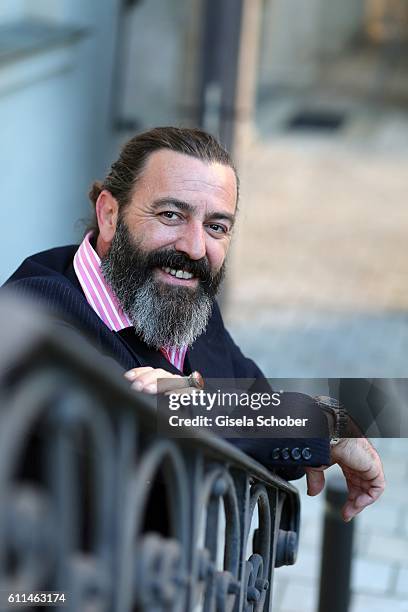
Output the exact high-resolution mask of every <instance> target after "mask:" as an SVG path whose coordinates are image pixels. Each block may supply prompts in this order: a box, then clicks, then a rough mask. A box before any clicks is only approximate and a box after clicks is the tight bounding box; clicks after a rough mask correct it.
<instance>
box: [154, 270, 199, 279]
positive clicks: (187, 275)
mask: <svg viewBox="0 0 408 612" xmlns="http://www.w3.org/2000/svg"><path fill="white" fill-rule="evenodd" d="M161 269H162V270H163V272H166V274H170V276H174V277H175V278H179V279H182V280H190V279H192V278H195V277H194V276H193V275H192V274H191V272H187V270H176V269H175V268H161Z"/></svg>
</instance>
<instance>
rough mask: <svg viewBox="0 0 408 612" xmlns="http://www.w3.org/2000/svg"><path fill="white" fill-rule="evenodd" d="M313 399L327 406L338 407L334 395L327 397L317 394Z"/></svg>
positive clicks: (338, 404)
mask: <svg viewBox="0 0 408 612" xmlns="http://www.w3.org/2000/svg"><path fill="white" fill-rule="evenodd" d="M315 399H316V401H317V402H319V404H323V405H324V406H327V407H328V408H339V407H340V403H339V401H338V400H336V399H335V398H334V397H329V396H328V395H318V396H317V397H316V398H315Z"/></svg>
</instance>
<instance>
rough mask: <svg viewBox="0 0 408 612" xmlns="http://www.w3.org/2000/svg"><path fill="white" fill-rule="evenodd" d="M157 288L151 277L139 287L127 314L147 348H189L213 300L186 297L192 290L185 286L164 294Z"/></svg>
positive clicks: (210, 309) (194, 296) (202, 296)
mask: <svg viewBox="0 0 408 612" xmlns="http://www.w3.org/2000/svg"><path fill="white" fill-rule="evenodd" d="M158 285H159V283H158V282H157V281H155V280H154V279H153V278H150V279H149V280H148V281H147V282H145V283H144V284H143V286H142V287H140V288H138V289H137V290H136V291H135V292H134V293H133V295H132V296H131V306H130V307H128V308H127V310H126V314H127V315H128V317H129V319H130V320H131V322H132V324H133V326H134V328H135V330H136V332H137V333H138V334H139V336H141V338H142V339H143V340H144V342H145V343H146V344H147V345H149V346H152V347H154V348H161V347H167V348H169V347H174V348H181V347H183V346H191V345H192V344H193V343H194V342H195V340H196V339H197V338H198V337H199V336H200V335H201V334H202V333H203V332H204V330H205V328H206V327H207V323H208V320H209V318H210V315H211V311H212V306H213V301H212V300H211V298H209V297H208V296H207V295H200V296H196V295H191V294H190V295H189V293H187V292H190V293H191V289H187V288H185V287H177V288H174V287H171V288H170V287H169V288H168V289H169V290H167V291H166V290H165V291H163V290H162V288H161V287H160V286H158ZM116 295H117V292H116ZM118 297H119V296H118ZM122 297H124V296H123V295H122Z"/></svg>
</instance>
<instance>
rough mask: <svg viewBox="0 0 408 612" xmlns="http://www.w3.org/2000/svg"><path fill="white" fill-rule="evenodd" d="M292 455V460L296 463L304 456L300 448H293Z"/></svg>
mask: <svg viewBox="0 0 408 612" xmlns="http://www.w3.org/2000/svg"><path fill="white" fill-rule="evenodd" d="M290 454H291V455H292V459H294V460H295V461H299V459H300V458H301V456H302V453H301V452H300V448H298V447H297V446H295V448H292V450H291V453H290Z"/></svg>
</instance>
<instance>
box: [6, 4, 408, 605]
mask: <svg viewBox="0 0 408 612" xmlns="http://www.w3.org/2000/svg"><path fill="white" fill-rule="evenodd" d="M407 50H408V2H407V0H221V1H219V2H217V1H215V0H133V1H132V0H126V1H125V0H99V1H98V2H94V1H92V0H81V1H80V0H36V1H35V2H33V1H32V0H2V2H1V4H0V129H1V139H0V173H1V191H0V193H1V199H2V202H1V211H2V245H1V259H0V282H3V281H4V280H5V279H6V278H7V277H8V275H9V274H10V273H11V272H12V271H13V270H14V269H15V268H16V267H17V265H18V264H19V263H20V262H21V261H22V259H23V258H25V257H26V256H27V255H29V254H31V253H33V252H36V251H39V250H43V249H47V248H50V247H52V246H57V245H62V244H67V243H71V242H78V241H79V240H80V239H81V236H82V230H83V226H82V225H81V223H80V222H78V221H79V220H80V219H86V218H87V215H88V212H89V210H90V209H89V207H88V202H87V196H86V194H87V190H88V187H89V185H90V184H91V182H92V181H93V180H94V179H96V178H102V177H103V176H104V174H105V172H106V170H107V168H108V167H109V165H110V163H111V161H112V160H113V159H114V158H115V157H116V156H117V153H118V150H119V147H120V145H121V143H122V142H124V141H125V140H126V139H128V138H129V137H130V136H132V135H133V134H134V133H136V132H137V131H140V130H143V129H145V128H148V127H151V126H155V125H165V124H175V125H183V126H201V127H203V128H204V129H207V130H209V131H211V132H212V133H214V134H215V135H217V136H218V137H219V138H220V139H221V141H222V142H223V144H224V145H225V146H226V147H227V148H229V149H230V150H231V151H232V152H233V155H234V158H235V160H236V162H237V165H238V170H239V173H240V176H241V203H240V209H241V210H240V220H239V224H238V228H237V231H236V235H235V237H234V243H233V249H232V254H231V256H230V266H229V277H228V280H227V285H226V288H225V290H224V294H223V296H222V298H223V309H224V313H225V317H226V320H227V323H228V325H229V327H230V329H231V330H232V333H233V336H234V338H235V339H236V341H237V343H238V344H239V345H240V346H241V348H242V349H243V351H244V352H245V353H246V354H248V355H250V356H252V357H253V358H254V359H255V360H256V361H257V363H259V365H260V366H261V367H262V369H263V370H264V372H265V374H266V375H268V376H269V377H272V378H273V377H330V376H331V377H340V376H343V377H354V376H355V377H370V378H372V377H379V378H381V377H393V378H397V377H407V376H408V363H407V356H408V317H407V312H408V284H407V278H408V258H407V256H406V251H407V249H406V243H407V238H406V236H407V234H408V210H407V195H406V194H407V191H408V172H407V168H408V164H407V162H408V53H407ZM407 442H408V440H407V439H399V440H381V441H380V442H379V446H380V447H381V453H382V457H383V459H384V463H385V469H386V475H387V477H388V480H389V486H388V490H387V492H386V494H385V495H384V498H383V500H381V501H380V502H378V503H377V504H376V505H375V506H374V507H373V508H371V509H368V510H367V511H366V512H365V513H364V515H363V516H362V517H361V519H358V521H357V525H356V538H355V541H356V543H355V545H356V548H355V556H354V564H353V600H352V611H353V612H362V611H368V610H370V611H376V610H378V611H379V612H388V610H391V609H392V610H398V611H405V612H407V611H408V518H407V517H408V512H407V510H408V487H407V484H408V452H407V451H408V443H407ZM301 487H303V485H301ZM303 498H304V499H303V502H304V503H303V517H304V523H303V529H302V541H301V546H300V558H299V562H298V564H297V565H296V566H295V567H294V568H287V569H282V570H277V577H276V581H277V589H276V593H275V608H274V609H275V610H276V611H277V612H295V611H296V612H297V611H298V610H299V609H300V608H301V609H302V612H308V611H309V610H310V611H314V610H315V609H316V601H317V593H318V578H319V560H320V548H319V547H320V534H321V516H322V512H323V499H320V498H319V500H308V499H307V498H306V497H305V495H304V492H303Z"/></svg>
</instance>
